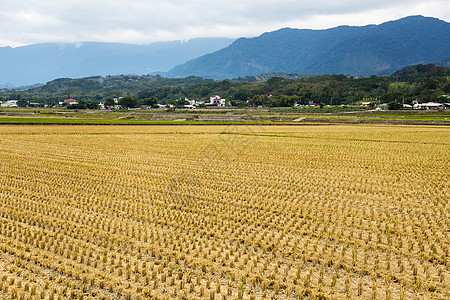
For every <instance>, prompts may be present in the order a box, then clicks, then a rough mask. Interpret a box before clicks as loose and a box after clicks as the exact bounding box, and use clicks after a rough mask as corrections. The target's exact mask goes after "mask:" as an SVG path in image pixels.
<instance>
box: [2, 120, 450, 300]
mask: <svg viewBox="0 0 450 300" xmlns="http://www.w3.org/2000/svg"><path fill="white" fill-rule="evenodd" d="M449 158H450V130H449V128H445V127H425V126H423V127H421V126H414V127H413V126H411V127H407V126H358V125H355V126H349V125H347V126H2V127H0V299H147V298H148V299H183V298H184V299H199V298H205V299H346V298H348V299H449V298H450V260H449V247H450V202H449V200H450V197H449V187H450V159H449Z"/></svg>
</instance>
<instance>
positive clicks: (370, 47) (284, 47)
mask: <svg viewBox="0 0 450 300" xmlns="http://www.w3.org/2000/svg"><path fill="white" fill-rule="evenodd" d="M449 58H450V23H447V22H445V21H442V20H439V19H435V18H430V17H423V16H411V17H406V18H403V19H400V20H396V21H391V22H387V23H383V24H380V25H368V26H363V27H351V26H340V27H336V28H331V29H326V30H306V29H291V28H284V29H280V30H277V31H274V32H268V33H264V34H262V35H261V36H259V37H256V38H240V39H238V40H236V41H235V42H233V43H232V44H231V45H229V46H228V47H226V48H224V49H221V50H218V51H216V52H214V53H211V54H206V55H204V56H201V57H199V58H196V59H193V60H191V61H188V62H187V63H185V64H182V65H179V66H176V67H175V68H173V69H172V70H170V71H169V72H168V73H166V74H165V76H170V77H186V76H201V77H205V78H213V79H225V78H236V77H239V76H255V75H258V74H262V73H274V72H285V73H298V74H317V75H321V74H345V75H352V76H370V75H388V74H391V73H393V72H394V71H396V70H398V69H400V68H402V67H405V66H408V65H412V64H420V63H438V62H445V61H448V59H449Z"/></svg>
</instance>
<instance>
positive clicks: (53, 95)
mask: <svg viewBox="0 0 450 300" xmlns="http://www.w3.org/2000/svg"><path fill="white" fill-rule="evenodd" d="M272 76H276V77H272ZM213 94H218V95H220V96H221V97H223V98H226V99H227V100H228V101H230V102H231V104H232V105H235V106H271V107H273V106H292V105H293V104H294V103H295V102H298V103H302V104H308V103H310V102H315V103H323V104H325V105H341V104H355V103H358V102H361V101H363V100H364V99H370V100H369V101H373V102H375V101H376V102H378V103H383V102H385V103H387V102H391V101H398V102H400V103H401V102H404V103H411V102H412V101H413V100H414V99H418V100H420V101H424V102H426V101H437V102H450V100H449V98H448V95H450V69H449V68H447V67H440V66H435V65H433V64H429V65H414V66H408V67H406V68H404V69H401V70H399V71H397V72H395V73H394V74H393V75H391V76H386V77H377V76H372V77H368V78H355V77H348V76H345V75H323V76H301V75H296V74H282V73H277V74H269V75H262V76H248V77H240V78H237V79H234V80H230V81H228V80H223V81H214V80H207V79H202V78H199V77H188V78H178V79H174V78H164V77H161V76H109V77H88V78H82V79H68V78H66V79H58V80H54V81H51V82H49V83H47V84H46V85H44V86H42V87H38V88H34V89H29V90H25V91H19V90H2V91H1V92H0V100H4V101H5V100H8V99H16V100H17V99H19V100H22V102H21V103H22V104H24V105H26V104H27V101H30V102H37V103H41V104H42V105H43V104H49V105H55V104H57V103H58V101H63V100H65V99H69V98H74V99H76V100H79V101H81V100H84V101H88V102H91V101H92V102H97V103H98V102H102V101H105V100H106V99H107V98H109V97H112V98H116V97H123V96H129V97H134V98H136V99H137V100H140V101H141V102H144V100H145V99H149V98H152V97H156V101H157V102H159V103H170V102H173V101H175V100H177V99H180V98H181V99H185V98H189V99H195V100H203V101H206V102H208V101H209V97H210V96H211V95H213ZM152 99H154V98H152Z"/></svg>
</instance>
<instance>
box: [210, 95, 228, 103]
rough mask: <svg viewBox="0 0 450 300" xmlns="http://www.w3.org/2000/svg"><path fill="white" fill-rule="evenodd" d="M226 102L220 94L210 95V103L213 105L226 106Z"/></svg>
mask: <svg viewBox="0 0 450 300" xmlns="http://www.w3.org/2000/svg"><path fill="white" fill-rule="evenodd" d="M225 104H226V102H225V99H222V98H220V96H218V95H212V96H211V97H209V103H208V105H211V106H225Z"/></svg>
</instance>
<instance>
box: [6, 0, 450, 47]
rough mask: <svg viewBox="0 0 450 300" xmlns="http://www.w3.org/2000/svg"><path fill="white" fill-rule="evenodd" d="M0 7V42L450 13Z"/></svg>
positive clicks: (409, 1) (130, 2)
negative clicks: (0, 29) (0, 8)
mask: <svg viewBox="0 0 450 300" xmlns="http://www.w3.org/2000/svg"><path fill="white" fill-rule="evenodd" d="M0 5H1V7H2V10H1V11H0V28H2V31H1V32H0V45H12V46H14V45H21V44H29V43H39V42H79V41H108V42H128V43H141V44H146V43H151V42H154V41H161V40H187V39H191V38H195V37H235V38H237V37H240V36H257V35H259V34H261V33H263V32H265V31H272V30H276V29H279V28H281V27H294V28H314V29H318V28H330V27H334V26H338V25H366V24H369V23H375V24H379V23H382V22H384V21H389V20H392V19H398V18H399V17H405V16H408V15H416V14H422V15H427V16H434V17H438V18H441V19H444V20H446V18H447V16H449V15H450V8H449V6H448V5H447V1H446V0H445V1H444V0H432V1H426V0H397V1H391V0H389V1H387V0H366V1H360V0H341V1H334V0H315V1H305V0H277V1H275V0H227V1H215V0H185V1H182V0H166V1H155V0H127V1H123V0H108V1H107V0H96V1H91V0H68V1H54V0H15V1H9V0H0ZM446 21H448V20H446Z"/></svg>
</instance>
